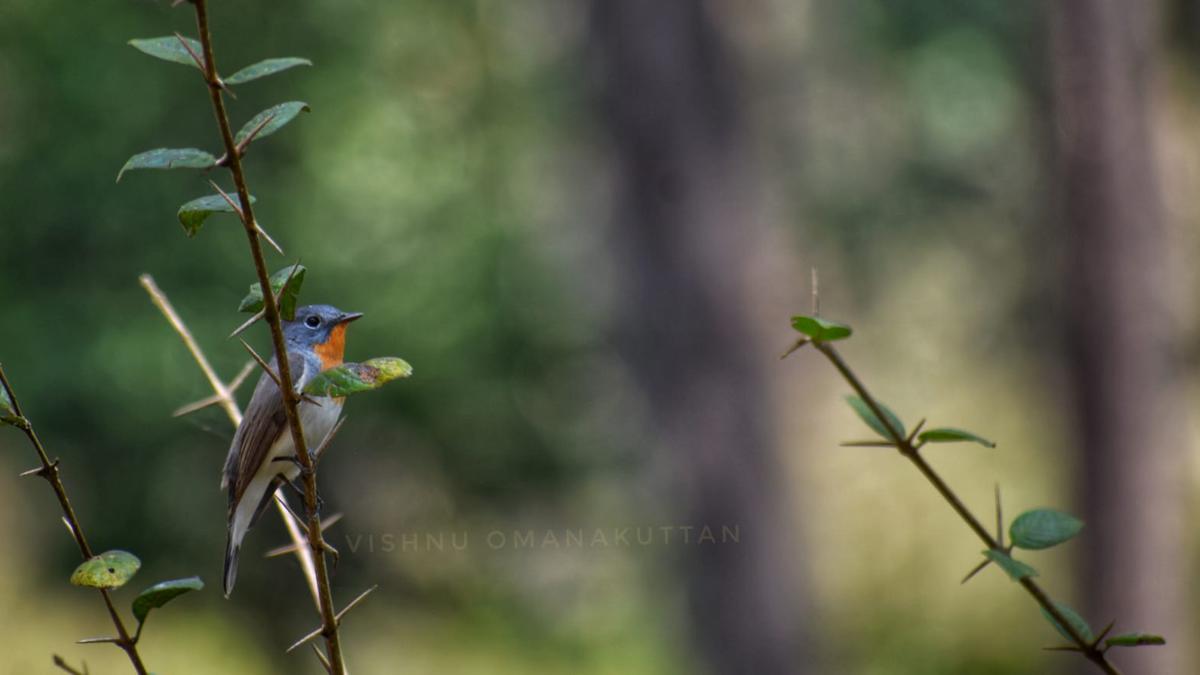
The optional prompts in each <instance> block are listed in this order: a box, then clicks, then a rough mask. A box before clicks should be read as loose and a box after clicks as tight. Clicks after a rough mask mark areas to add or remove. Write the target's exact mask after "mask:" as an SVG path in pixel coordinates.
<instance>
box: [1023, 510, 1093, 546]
mask: <svg viewBox="0 0 1200 675" xmlns="http://www.w3.org/2000/svg"><path fill="white" fill-rule="evenodd" d="M1082 529H1083V521H1082V520H1079V519H1078V518H1076V517H1075V516H1072V515H1070V514H1069V513H1063V512H1061V511H1055V510H1054V509H1033V510H1031V511H1026V512H1025V513H1022V514H1021V515H1019V516H1017V518H1016V520H1014V521H1013V522H1012V525H1009V527H1008V534H1009V537H1010V539H1011V540H1012V543H1013V545H1014V546H1016V547H1018V548H1024V549H1029V550H1039V549H1043V548H1050V547H1051V546H1057V545H1059V544H1061V543H1063V542H1064V541H1067V540H1068V539H1070V538H1071V537H1074V536H1075V535H1077V534H1079V531H1080V530H1082Z"/></svg>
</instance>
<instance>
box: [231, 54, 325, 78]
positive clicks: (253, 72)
mask: <svg viewBox="0 0 1200 675" xmlns="http://www.w3.org/2000/svg"><path fill="white" fill-rule="evenodd" d="M311 65H312V61H309V60H308V59H302V58H298V57H294V56H289V57H285V58H278V59H266V60H263V61H259V62H258V63H255V64H251V65H249V66H246V67H245V68H242V69H241V70H239V71H237V72H236V73H234V74H233V75H230V76H229V77H227V78H225V84H243V83H246V82H249V81H251V80H257V79H258V78H260V77H266V76H268V75H274V74H275V73H279V72H283V71H285V70H288V69H289V68H295V67H296V66H311Z"/></svg>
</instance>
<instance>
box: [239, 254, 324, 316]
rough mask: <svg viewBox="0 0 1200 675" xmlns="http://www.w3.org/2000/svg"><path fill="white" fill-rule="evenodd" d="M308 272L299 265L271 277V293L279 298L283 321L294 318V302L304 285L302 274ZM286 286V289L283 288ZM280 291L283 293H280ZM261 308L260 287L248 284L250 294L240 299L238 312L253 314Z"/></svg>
mask: <svg viewBox="0 0 1200 675" xmlns="http://www.w3.org/2000/svg"><path fill="white" fill-rule="evenodd" d="M307 271H308V268H306V267H305V266H304V265H301V264H299V263H297V264H295V265H288V266H287V267H285V268H283V269H281V270H279V271H277V272H275V273H274V274H272V275H271V293H272V294H274V295H276V296H278V297H279V315H280V316H282V317H283V319H284V320H285V321H291V320H293V319H295V318H296V302H297V300H298V299H299V298H300V287H301V286H303V285H304V273H305V272H307ZM284 284H287V287H286V288H285V287H284ZM280 290H282V291H283V292H282V293H280ZM262 308H263V293H262V285H260V284H258V283H257V282H256V283H253V284H250V293H249V294H248V295H246V297H244V298H242V304H240V305H238V311H239V312H248V313H250V314H254V313H256V312H258V311H259V310H261V309H262Z"/></svg>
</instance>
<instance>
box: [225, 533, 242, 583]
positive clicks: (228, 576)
mask: <svg viewBox="0 0 1200 675" xmlns="http://www.w3.org/2000/svg"><path fill="white" fill-rule="evenodd" d="M241 548H242V542H241V540H240V537H239V539H238V540H236V541H235V540H234V538H233V531H232V530H231V531H230V532H229V538H228V539H227V540H226V543H225V597H226V598H228V597H229V594H230V593H232V592H233V584H234V583H235V582H237V567H238V551H240V550H241Z"/></svg>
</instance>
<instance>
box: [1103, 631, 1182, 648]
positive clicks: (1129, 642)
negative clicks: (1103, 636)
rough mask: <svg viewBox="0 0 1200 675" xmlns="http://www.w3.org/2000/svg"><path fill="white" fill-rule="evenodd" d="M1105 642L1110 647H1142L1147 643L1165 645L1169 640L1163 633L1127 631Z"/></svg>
mask: <svg viewBox="0 0 1200 675" xmlns="http://www.w3.org/2000/svg"><path fill="white" fill-rule="evenodd" d="M1104 644H1106V645H1108V646H1109V647H1142V646H1146V645H1165V644H1167V640H1166V638H1164V637H1163V636H1161V635H1150V634H1149V633H1126V634H1125V635H1114V636H1112V637H1110V638H1108V639H1107V640H1105V641H1104Z"/></svg>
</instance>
